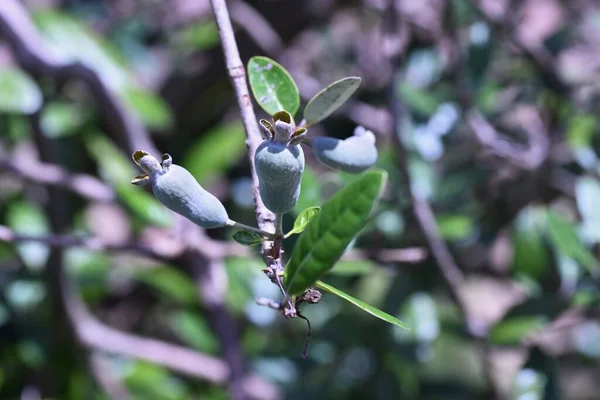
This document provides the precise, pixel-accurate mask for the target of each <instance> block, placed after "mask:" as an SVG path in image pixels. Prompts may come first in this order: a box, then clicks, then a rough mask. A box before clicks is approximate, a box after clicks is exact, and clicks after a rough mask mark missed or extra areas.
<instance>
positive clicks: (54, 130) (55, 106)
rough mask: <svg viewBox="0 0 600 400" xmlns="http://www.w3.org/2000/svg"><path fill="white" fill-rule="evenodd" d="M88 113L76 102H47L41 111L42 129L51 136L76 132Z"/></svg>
mask: <svg viewBox="0 0 600 400" xmlns="http://www.w3.org/2000/svg"><path fill="white" fill-rule="evenodd" d="M89 115H90V112H89V110H87V109H86V108H84V107H83V106H81V105H79V104H77V103H68V102H64V101H55V102H52V103H49V104H48V105H47V106H46V107H44V110H43V111H42V117H41V124H42V131H43V133H44V135H46V136H48V137H51V138H57V137H64V136H69V135H74V134H77V133H79V130H80V128H81V127H82V125H83V124H84V123H85V121H86V119H87V118H88V116H89Z"/></svg>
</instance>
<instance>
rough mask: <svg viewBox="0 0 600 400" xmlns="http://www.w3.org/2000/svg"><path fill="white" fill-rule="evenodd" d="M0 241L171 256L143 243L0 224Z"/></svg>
mask: <svg viewBox="0 0 600 400" xmlns="http://www.w3.org/2000/svg"><path fill="white" fill-rule="evenodd" d="M0 242H7V243H21V242H34V243H42V244H45V245H48V246H50V247H54V248H69V247H85V248H86V249H88V250H95V251H101V250H102V251H109V252H120V251H134V252H137V253H140V254H142V255H145V256H148V257H152V258H154V259H157V260H162V261H170V260H171V258H170V257H166V256H165V255H163V254H160V253H158V252H156V251H154V250H153V249H152V248H150V247H148V246H145V245H143V244H141V243H136V242H128V243H107V242H104V241H102V240H101V239H100V238H97V237H94V236H87V237H84V236H75V235H42V236H34V235H21V234H19V233H16V232H14V231H13V230H11V229H10V228H8V227H6V226H4V225H0Z"/></svg>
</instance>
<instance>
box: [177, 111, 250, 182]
mask: <svg viewBox="0 0 600 400" xmlns="http://www.w3.org/2000/svg"><path fill="white" fill-rule="evenodd" d="M244 139H245V133H244V127H243V126H242V124H241V123H240V122H238V121H236V122H230V123H223V124H220V125H218V126H217V127H216V128H214V129H212V130H210V131H208V132H204V133H203V134H202V136H201V137H200V138H199V139H198V140H196V141H195V142H194V143H193V144H192V145H191V146H190V148H189V149H188V150H187V151H186V152H185V155H184V157H183V161H182V162H181V165H182V166H183V167H185V168H186V169H187V170H188V171H190V173H191V174H192V175H194V177H195V178H196V179H197V180H198V182H200V184H201V185H204V184H206V183H208V182H209V181H210V180H211V179H214V178H217V177H219V176H221V175H223V174H224V173H225V172H226V171H227V169H229V168H231V167H233V166H234V165H236V164H237V163H238V162H239V160H240V158H241V157H242V156H243V155H244V152H245V151H246V145H245V143H244Z"/></svg>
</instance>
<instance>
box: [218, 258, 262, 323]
mask: <svg viewBox="0 0 600 400" xmlns="http://www.w3.org/2000/svg"><path fill="white" fill-rule="evenodd" d="M225 263H226V264H225V269H226V271H227V277H228V281H229V287H228V290H227V297H226V301H227V306H228V308H229V309H231V310H233V311H235V312H237V313H242V312H244V309H245V307H246V305H247V304H248V303H249V302H254V297H253V296H254V293H253V290H252V282H253V281H254V279H256V278H257V277H260V278H264V275H263V274H262V272H261V269H262V268H264V264H263V263H262V262H260V261H259V260H257V259H255V258H228V259H227V260H226V261H225Z"/></svg>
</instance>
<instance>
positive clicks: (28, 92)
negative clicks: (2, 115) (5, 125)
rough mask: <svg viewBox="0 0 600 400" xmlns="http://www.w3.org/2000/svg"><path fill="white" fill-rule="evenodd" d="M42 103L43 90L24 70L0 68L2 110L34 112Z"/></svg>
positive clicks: (23, 112)
mask: <svg viewBox="0 0 600 400" xmlns="http://www.w3.org/2000/svg"><path fill="white" fill-rule="evenodd" d="M41 105H42V92H41V91H40V89H39V87H38V86H37V84H36V83H35V82H34V81H33V79H31V78H30V77H29V76H28V75H27V74H25V73H24V72H23V71H21V70H19V69H16V68H6V67H2V68H0V112H9V113H22V114H32V113H34V112H36V111H37V110H39V108H40V106H41Z"/></svg>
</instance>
